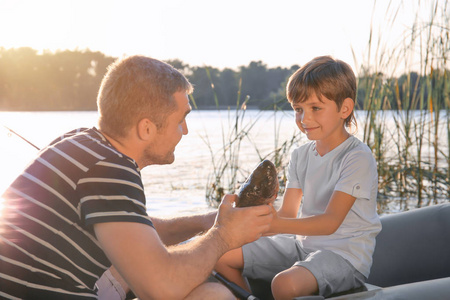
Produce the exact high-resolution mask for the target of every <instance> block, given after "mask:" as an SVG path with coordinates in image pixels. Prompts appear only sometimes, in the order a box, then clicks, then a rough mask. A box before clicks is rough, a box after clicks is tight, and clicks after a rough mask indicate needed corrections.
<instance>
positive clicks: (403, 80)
mask: <svg viewBox="0 0 450 300" xmlns="http://www.w3.org/2000/svg"><path fill="white" fill-rule="evenodd" d="M392 3H393V2H390V4H391V5H389V7H388V10H387V11H386V13H385V15H386V16H387V21H388V22H387V23H386V24H388V26H391V25H392V24H394V23H395V22H396V18H397V16H398V12H399V10H400V9H401V7H400V6H398V7H394V5H393V4H392ZM425 4H426V5H429V7H428V8H431V11H430V14H429V16H428V20H425V21H424V20H422V19H421V18H419V14H416V17H415V20H414V22H413V24H411V26H410V28H409V30H407V31H405V33H404V34H403V36H402V38H401V39H400V42H399V43H398V44H396V45H393V46H392V45H391V44H390V43H389V42H387V41H386V40H385V39H384V36H383V35H382V34H380V35H379V36H378V37H376V38H375V37H373V36H372V33H373V31H374V30H373V28H371V30H370V36H369V42H368V51H367V53H366V58H365V60H364V63H363V64H362V67H361V69H360V71H359V74H358V75H359V87H360V89H361V90H362V91H364V92H363V93H362V94H363V101H362V107H361V108H362V109H363V110H364V111H366V119H365V122H364V124H365V125H364V136H363V139H364V142H366V143H367V144H368V145H369V146H370V147H371V149H372V150H373V152H374V155H375V157H376V159H377V162H378V173H379V195H380V197H379V200H380V201H379V204H380V210H381V211H383V210H390V209H391V210H392V209H395V210H407V209H409V208H410V206H411V205H414V206H415V207H422V206H424V205H429V204H435V203H438V202H440V201H445V199H448V198H449V195H450V194H449V183H448V182H449V171H448V170H449V150H448V149H449V136H450V133H449V125H448V124H449V100H448V99H449V93H450V90H449V78H448V66H449V63H448V62H449V61H448V56H449V53H450V47H449V43H450V41H449V40H450V39H449V30H450V28H449V24H450V23H449V14H448V12H449V11H448V4H447V2H445V3H444V2H439V1H435V2H431V4H430V3H425ZM423 5H424V3H423V2H418V8H417V12H419V10H420V9H424V7H423ZM382 32H383V33H385V32H386V31H382ZM354 57H355V59H356V57H357V56H356V55H355V54H354ZM416 62H418V66H417V65H416ZM401 66H403V70H404V72H405V73H404V75H402V76H400V77H399V78H397V77H396V76H397V75H396V74H397V73H398V72H399V68H400V67H401ZM387 114H389V115H390V116H392V118H393V120H394V122H393V124H392V125H389V124H388V123H387V118H386V115H387ZM443 130H446V132H447V135H446V138H445V139H443V138H444V133H445V131H444V132H443ZM394 149H395V150H394ZM392 203H395V204H396V205H397V207H396V208H393V207H394V206H393V205H392ZM414 203H415V204H414ZM389 206H390V207H389Z"/></svg>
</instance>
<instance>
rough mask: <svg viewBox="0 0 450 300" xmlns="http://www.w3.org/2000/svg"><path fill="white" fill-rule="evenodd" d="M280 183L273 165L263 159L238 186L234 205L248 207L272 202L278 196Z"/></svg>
mask: <svg viewBox="0 0 450 300" xmlns="http://www.w3.org/2000/svg"><path fill="white" fill-rule="evenodd" d="M279 188H280V184H279V181H278V173H277V169H276V168H275V165H274V164H273V163H272V162H271V161H270V160H267V159H265V160H263V161H262V162H261V163H259V165H258V166H257V167H256V168H255V169H254V170H253V171H252V173H251V174H250V176H249V177H247V179H246V180H245V182H244V183H243V184H242V185H241V187H240V188H239V191H238V193H237V196H238V197H237V200H236V203H235V206H236V207H248V206H255V205H262V204H269V203H273V202H274V201H275V199H276V198H277V196H278V190H279Z"/></svg>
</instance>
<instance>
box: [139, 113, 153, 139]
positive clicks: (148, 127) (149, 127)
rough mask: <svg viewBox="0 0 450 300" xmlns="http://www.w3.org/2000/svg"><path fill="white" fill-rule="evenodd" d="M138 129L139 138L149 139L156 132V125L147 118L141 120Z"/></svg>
mask: <svg viewBox="0 0 450 300" xmlns="http://www.w3.org/2000/svg"><path fill="white" fill-rule="evenodd" d="M136 129H137V136H138V138H139V139H141V140H144V141H148V140H149V139H151V138H152V137H153V135H154V134H155V133H156V125H155V124H154V123H153V122H152V121H150V120H149V119H147V118H144V119H142V120H140V121H139V122H138V124H137V128H136Z"/></svg>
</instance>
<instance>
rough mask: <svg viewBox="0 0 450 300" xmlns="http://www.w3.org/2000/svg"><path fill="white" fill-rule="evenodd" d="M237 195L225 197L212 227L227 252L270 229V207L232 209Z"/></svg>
mask: <svg viewBox="0 0 450 300" xmlns="http://www.w3.org/2000/svg"><path fill="white" fill-rule="evenodd" d="M236 199H237V195H225V197H224V198H223V199H222V203H221V204H220V206H219V211H218V213H217V217H216V222H215V224H214V226H215V227H216V228H218V230H219V232H220V236H221V237H222V239H224V241H225V242H226V244H227V245H228V247H229V250H231V249H234V248H238V247H241V246H242V245H244V244H247V243H251V242H253V241H255V240H257V239H259V238H260V237H261V236H262V235H263V234H264V233H266V232H267V231H268V230H269V229H270V223H271V222H272V218H273V214H272V207H271V206H270V205H259V206H252V207H243V208H237V207H233V203H234V202H235V201H236Z"/></svg>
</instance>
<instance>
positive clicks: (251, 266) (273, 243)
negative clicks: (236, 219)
mask: <svg viewBox="0 0 450 300" xmlns="http://www.w3.org/2000/svg"><path fill="white" fill-rule="evenodd" d="M242 252H243V255H244V270H243V273H242V275H243V276H245V277H249V278H253V279H263V280H265V281H269V282H271V281H272V279H273V278H274V277H275V275H277V274H278V273H280V272H282V271H284V270H286V269H289V268H291V267H293V266H301V267H304V268H306V269H308V270H309V271H310V272H311V273H312V274H313V275H314V277H315V278H316V280H317V284H318V286H319V294H320V295H322V296H324V297H327V296H330V295H332V294H335V293H339V292H343V291H347V290H350V289H354V288H359V287H361V286H363V285H364V282H365V281H366V278H365V277H364V275H362V274H361V273H360V272H358V271H357V270H356V269H355V268H354V267H353V265H352V264H350V262H348V261H347V260H346V259H344V258H343V257H342V256H340V255H338V254H335V253H334V252H332V251H329V250H317V251H314V252H306V251H305V250H304V249H303V248H302V247H301V246H300V243H299V242H298V241H297V240H296V239H295V238H294V237H293V236H292V235H291V236H287V235H276V236H271V237H262V238H260V239H259V240H257V241H256V242H253V243H250V244H247V245H244V246H243V247H242Z"/></svg>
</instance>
